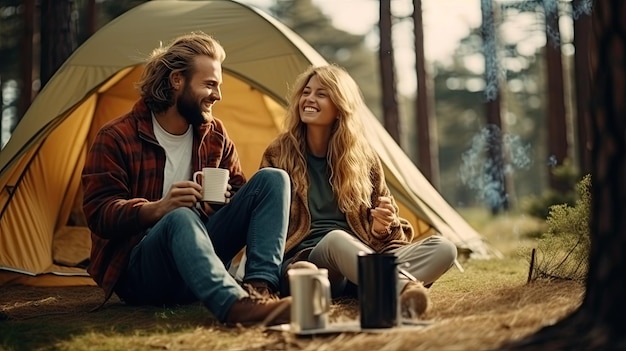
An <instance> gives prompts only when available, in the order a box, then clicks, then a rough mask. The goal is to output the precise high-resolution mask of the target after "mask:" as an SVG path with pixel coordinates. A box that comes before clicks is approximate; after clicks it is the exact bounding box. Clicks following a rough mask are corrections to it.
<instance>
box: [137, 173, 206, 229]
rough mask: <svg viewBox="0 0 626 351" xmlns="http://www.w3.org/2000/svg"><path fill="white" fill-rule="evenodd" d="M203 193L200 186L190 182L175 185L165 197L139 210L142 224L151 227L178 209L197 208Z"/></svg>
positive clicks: (144, 205) (146, 204)
mask: <svg viewBox="0 0 626 351" xmlns="http://www.w3.org/2000/svg"><path fill="white" fill-rule="evenodd" d="M201 191H202V186H201V185H200V184H198V183H195V182H192V181H189V180H185V181H181V182H175V183H173V184H172V186H171V187H170V190H169V191H168V192H167V194H166V195H165V197H163V198H162V199H160V200H158V201H154V202H147V203H145V204H143V205H142V206H141V209H140V210H139V218H140V220H141V223H143V224H144V225H146V226H151V225H153V224H154V223H156V222H157V221H158V220H160V219H161V218H162V217H163V216H165V215H166V214H167V213H168V212H170V211H172V210H174V209H176V208H179V207H190V208H191V207H194V206H196V203H197V202H198V201H200V199H201V198H202V195H201Z"/></svg>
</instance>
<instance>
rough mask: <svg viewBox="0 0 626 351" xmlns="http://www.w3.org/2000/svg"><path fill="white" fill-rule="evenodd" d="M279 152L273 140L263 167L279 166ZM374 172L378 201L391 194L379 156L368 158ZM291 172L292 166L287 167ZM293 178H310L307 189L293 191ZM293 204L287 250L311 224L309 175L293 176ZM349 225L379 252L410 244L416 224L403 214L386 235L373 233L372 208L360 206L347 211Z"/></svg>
mask: <svg viewBox="0 0 626 351" xmlns="http://www.w3.org/2000/svg"><path fill="white" fill-rule="evenodd" d="M279 153H280V145H279V142H278V140H277V139H276V140H274V141H273V142H272V143H271V144H270V145H269V146H268V147H267V149H266V150H265V152H264V154H263V158H262V160H261V168H264V167H276V168H278V156H279ZM369 162H370V163H371V164H370V165H369V167H370V169H371V172H370V177H371V180H372V184H373V187H372V194H371V200H372V204H377V203H378V197H379V196H389V197H391V194H390V192H389V188H388V187H387V184H386V183H385V175H384V172H383V168H382V164H381V162H380V159H379V158H378V157H377V156H376V157H373V158H372V159H371V161H369ZM286 171H287V172H288V173H289V170H286ZM290 176H291V174H290ZM294 182H307V185H306V186H304V187H303V188H304V191H300V192H298V193H295V192H294V191H293V189H295V188H294V186H293V184H294ZM291 189H292V193H291V208H290V213H289V229H288V231H287V242H286V245H285V252H289V251H290V250H291V249H293V248H294V247H296V246H297V245H298V244H300V242H302V240H304V239H305V238H306V236H307V235H308V233H309V230H310V228H311V214H310V212H309V205H308V194H307V191H308V178H306V177H305V178H304V179H293V178H292V179H291ZM391 200H392V204H393V206H394V207H395V209H396V214H397V213H398V205H397V204H396V202H395V200H394V199H393V197H391ZM345 215H346V220H347V222H348V225H349V226H350V228H351V229H352V231H353V233H352V234H355V235H356V236H357V237H358V238H359V239H360V240H361V241H363V242H364V243H365V244H366V245H367V246H369V247H371V248H372V249H373V250H374V251H376V252H383V251H388V250H392V249H395V248H397V247H400V246H404V245H407V244H409V243H411V241H412V240H413V235H414V234H413V227H412V226H411V224H410V223H409V222H408V221H407V220H406V219H404V218H401V217H399V216H396V218H397V220H396V221H395V223H392V225H391V230H390V232H389V233H385V234H383V235H379V234H374V233H372V230H371V228H372V217H371V216H370V209H369V208H367V207H365V206H361V207H360V208H359V210H358V211H351V212H348V213H346V214H345Z"/></svg>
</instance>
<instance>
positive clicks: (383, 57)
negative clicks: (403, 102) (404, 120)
mask: <svg viewBox="0 0 626 351" xmlns="http://www.w3.org/2000/svg"><path fill="white" fill-rule="evenodd" d="M391 26H392V25H391V0H381V1H380V20H379V25H378V27H379V29H380V48H379V49H378V50H379V51H378V55H379V64H380V75H381V81H382V86H383V119H384V126H385V129H386V130H387V132H388V133H389V134H390V135H391V137H392V138H393V140H395V141H396V143H398V145H402V143H401V140H400V118H399V116H398V102H397V100H396V78H395V69H394V66H395V65H394V58H393V45H392V42H391Z"/></svg>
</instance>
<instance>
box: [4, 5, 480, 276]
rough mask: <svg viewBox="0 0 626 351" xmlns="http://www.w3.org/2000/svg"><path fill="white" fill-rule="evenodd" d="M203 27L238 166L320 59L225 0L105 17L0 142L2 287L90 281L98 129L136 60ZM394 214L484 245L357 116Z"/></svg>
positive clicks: (460, 242)
mask: <svg viewBox="0 0 626 351" xmlns="http://www.w3.org/2000/svg"><path fill="white" fill-rule="evenodd" d="M194 30H202V31H204V32H206V33H209V34H212V35H214V36H215V37H216V38H217V39H218V40H219V41H220V42H221V43H222V45H223V46H224V48H225V49H226V53H227V58H226V61H225V62H224V65H223V68H224V86H223V95H224V99H223V100H222V101H221V102H220V103H219V104H217V105H216V106H215V115H216V116H218V117H219V118H220V119H222V120H223V121H224V123H225V124H226V127H227V129H228V131H229V134H230V135H231V136H232V138H233V139H234V140H235V142H236V145H237V147H238V151H239V153H240V156H241V160H242V163H243V167H244V171H245V173H246V174H247V175H248V176H250V175H251V174H252V173H254V171H255V170H256V169H257V167H258V165H259V162H260V157H261V153H262V151H263V150H264V148H265V146H266V145H267V144H268V143H269V142H270V140H272V139H273V138H274V136H275V135H276V134H277V133H278V131H279V129H280V127H281V118H282V116H283V112H284V106H285V104H286V101H285V96H286V95H287V90H288V87H289V84H291V83H292V82H293V81H294V79H295V77H296V75H297V74H299V73H300V72H302V71H303V70H305V68H306V67H307V66H309V65H311V64H315V65H319V64H324V63H326V61H325V60H324V59H323V58H322V57H321V56H320V55H319V54H318V53H317V52H316V51H315V50H314V49H312V48H311V47H310V46H309V45H308V44H307V43H305V42H304V41H303V40H302V39H301V38H300V37H298V36H297V35H296V34H295V33H293V32H292V31H291V30H289V29H288V28H287V27H286V26H284V25H282V24H281V23H279V22H278V21H277V20H276V19H274V18H272V17H270V16H268V15H267V14H265V13H263V12H260V11H258V10H256V9H254V8H251V7H248V6H246V5H243V4H240V3H237V2H235V1H229V0H216V1H175V0H161V1H149V2H147V3H145V4H143V5H140V6H138V7H136V8H134V9H132V10H130V11H128V12H127V13H125V14H123V15H122V16H120V17H118V18H117V19H115V20H113V21H112V22H110V23H109V24H108V25H106V26H105V27H103V28H102V29H101V30H99V31H98V32H97V33H95V34H94V35H93V36H92V37H91V38H89V39H88V40H87V41H86V42H85V43H84V44H83V45H82V46H81V47H79V48H78V49H77V50H76V51H75V52H74V53H73V54H72V56H71V57H70V58H68V60H67V61H66V62H65V63H64V64H63V65H62V67H61V68H60V69H59V70H58V71H57V73H56V74H55V75H54V76H53V77H52V79H51V80H50V81H49V82H48V84H47V85H46V86H45V87H44V89H43V90H42V91H41V92H40V93H39V95H38V96H37V97H36V99H35V100H34V101H33V104H32V105H31V107H30V108H29V110H28V111H27V112H26V114H25V116H24V117H23V119H22V120H21V121H20V123H19V124H18V125H17V127H16V128H15V131H14V132H13V134H12V137H11V139H10V140H9V142H8V143H7V145H6V147H5V148H4V149H3V150H2V151H1V152H0V189H1V191H0V286H1V285H4V284H17V283H19V284H32V285H76V284H93V281H92V280H91V279H90V278H89V277H88V276H87V274H86V273H85V269H84V265H85V264H86V263H87V259H88V254H89V249H90V241H89V230H88V229H87V228H86V227H85V226H84V225H85V221H84V216H83V215H82V209H81V207H82V203H81V199H82V195H81V187H80V173H81V171H82V167H83V163H84V158H85V155H86V153H87V150H88V148H89V146H90V143H91V142H92V140H93V137H94V134H95V133H96V131H97V130H98V128H99V127H100V126H101V125H102V124H103V123H105V122H107V121H109V120H111V119H112V118H115V117H117V116H119V115H121V114H123V113H124V112H126V111H127V110H128V109H129V108H130V107H131V106H132V104H133V103H134V101H135V100H136V99H137V97H138V95H137V92H136V91H135V89H134V87H133V83H134V82H135V81H136V79H137V77H138V76H139V73H140V72H141V70H142V60H143V59H144V58H145V57H146V56H147V55H148V54H149V53H150V52H151V51H152V49H153V48H154V47H155V46H157V45H159V43H167V42H169V41H170V40H172V39H173V38H175V37H176V36H178V35H181V34H184V33H188V32H190V31H194ZM363 118H364V119H365V125H366V126H367V134H368V138H369V140H370V141H371V143H372V145H373V146H374V148H375V149H376V150H378V151H379V154H380V156H381V158H382V160H383V163H384V165H385V167H386V176H387V179H388V182H389V185H390V188H391V189H392V192H393V194H394V195H395V196H396V198H397V199H398V200H399V203H400V205H401V214H402V215H403V216H404V217H406V218H408V219H409V220H410V221H411V222H413V224H414V225H415V226H416V227H417V228H418V229H419V231H420V232H421V234H422V235H430V234H432V233H433V231H432V230H431V229H430V228H431V227H434V228H436V229H437V231H439V232H440V233H441V234H442V235H444V236H446V237H448V238H450V239H451V240H452V241H453V242H454V243H456V244H457V246H458V247H459V248H463V249H467V250H470V251H471V252H472V253H473V254H474V255H477V256H488V255H489V252H488V249H487V246H486V245H485V243H484V242H483V241H482V240H481V237H480V235H479V234H478V233H476V232H475V231H474V230H473V229H472V228H471V227H470V226H469V225H468V224H467V223H466V222H465V221H464V220H463V219H462V218H461V217H460V216H459V214H458V213H457V212H456V211H455V210H454V209H453V208H451V207H450V206H449V205H448V204H447V203H446V201H445V200H444V199H443V198H442V197H441V195H440V194H439V193H438V192H437V191H436V190H435V189H434V188H433V187H432V186H431V185H430V184H429V182H428V181H427V180H426V179H425V178H424V177H423V176H422V174H421V173H420V172H419V171H418V169H417V168H416V167H415V166H414V165H413V164H412V163H411V161H410V160H409V158H408V157H407V156H406V155H405V154H404V153H403V152H402V150H401V149H400V148H399V147H398V145H397V144H396V143H395V142H394V141H393V139H392V138H391V137H390V136H389V135H388V134H387V133H386V131H385V130H384V128H383V127H382V126H381V125H380V123H379V122H378V120H377V119H376V118H375V117H374V116H373V115H372V114H371V113H368V114H367V115H364V116H363Z"/></svg>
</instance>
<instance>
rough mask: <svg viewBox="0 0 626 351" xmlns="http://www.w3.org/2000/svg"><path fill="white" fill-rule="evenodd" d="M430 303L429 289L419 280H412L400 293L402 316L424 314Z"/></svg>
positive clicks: (409, 316)
mask: <svg viewBox="0 0 626 351" xmlns="http://www.w3.org/2000/svg"><path fill="white" fill-rule="evenodd" d="M429 305H430V298H429V297H428V289H426V288H425V287H424V285H423V284H422V283H421V282H419V281H410V282H408V283H407V284H406V285H405V286H404V289H402V293H401V294H400V306H401V310H402V317H404V318H418V317H419V316H420V315H422V314H424V312H426V310H428V307H429Z"/></svg>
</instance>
